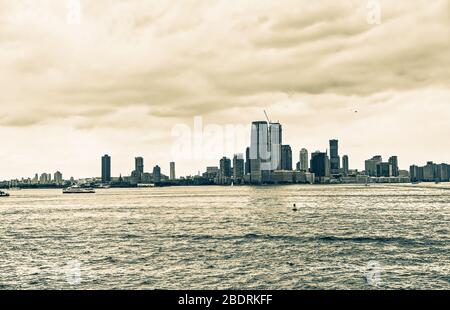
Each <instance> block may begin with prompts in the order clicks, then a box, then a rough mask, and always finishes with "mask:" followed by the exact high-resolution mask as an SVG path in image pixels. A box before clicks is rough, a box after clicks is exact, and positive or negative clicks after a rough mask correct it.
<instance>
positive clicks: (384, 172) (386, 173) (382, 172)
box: [377, 162, 392, 177]
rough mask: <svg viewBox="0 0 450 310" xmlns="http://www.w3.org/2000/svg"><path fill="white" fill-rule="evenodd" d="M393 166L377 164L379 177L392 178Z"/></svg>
mask: <svg viewBox="0 0 450 310" xmlns="http://www.w3.org/2000/svg"><path fill="white" fill-rule="evenodd" d="M391 176H392V165H391V164H390V163H383V162H381V163H378V164H377V177H391Z"/></svg>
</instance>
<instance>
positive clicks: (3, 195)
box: [0, 191, 9, 197]
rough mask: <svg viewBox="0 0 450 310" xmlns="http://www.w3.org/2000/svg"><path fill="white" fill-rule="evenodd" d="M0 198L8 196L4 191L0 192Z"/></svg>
mask: <svg viewBox="0 0 450 310" xmlns="http://www.w3.org/2000/svg"><path fill="white" fill-rule="evenodd" d="M0 197H9V194H8V193H7V192H4V191H0Z"/></svg>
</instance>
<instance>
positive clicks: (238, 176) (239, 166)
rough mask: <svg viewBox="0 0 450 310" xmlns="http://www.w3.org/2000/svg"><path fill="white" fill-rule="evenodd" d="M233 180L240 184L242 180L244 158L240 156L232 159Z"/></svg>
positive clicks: (237, 155)
mask: <svg viewBox="0 0 450 310" xmlns="http://www.w3.org/2000/svg"><path fill="white" fill-rule="evenodd" d="M233 179H234V181H235V182H236V183H242V181H243V179H244V158H243V155H242V154H235V155H234V157H233Z"/></svg>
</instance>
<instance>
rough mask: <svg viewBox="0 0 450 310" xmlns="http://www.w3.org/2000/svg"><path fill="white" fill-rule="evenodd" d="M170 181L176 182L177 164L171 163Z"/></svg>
mask: <svg viewBox="0 0 450 310" xmlns="http://www.w3.org/2000/svg"><path fill="white" fill-rule="evenodd" d="M170 179H171V180H175V179H176V176H175V162H173V161H172V162H170Z"/></svg>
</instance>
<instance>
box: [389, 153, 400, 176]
mask: <svg viewBox="0 0 450 310" xmlns="http://www.w3.org/2000/svg"><path fill="white" fill-rule="evenodd" d="M389 163H390V164H391V165H392V176H394V177H398V174H399V173H398V170H399V169H398V158H397V156H391V157H390V158H389Z"/></svg>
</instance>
